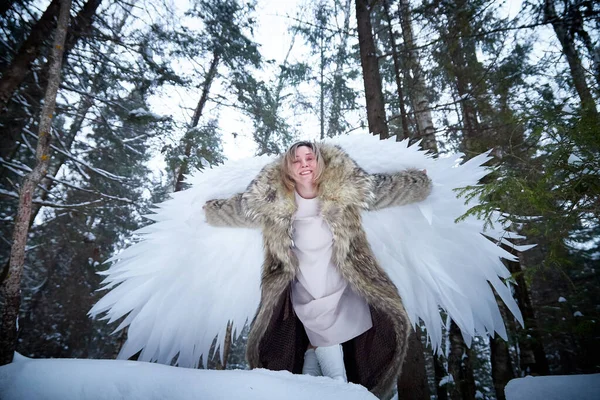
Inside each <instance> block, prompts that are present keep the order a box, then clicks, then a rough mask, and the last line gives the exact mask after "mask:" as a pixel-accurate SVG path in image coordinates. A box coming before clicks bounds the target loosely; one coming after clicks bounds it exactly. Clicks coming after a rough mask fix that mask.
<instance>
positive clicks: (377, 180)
mask: <svg viewBox="0 0 600 400" xmlns="http://www.w3.org/2000/svg"><path fill="white" fill-rule="evenodd" d="M430 191H431V181H430V179H429V178H428V177H427V175H426V173H425V172H423V171H417V170H407V171H402V172H398V173H396V174H392V175H387V174H374V175H371V174H368V173H366V172H365V171H364V170H362V169H361V168H360V167H359V166H358V165H356V163H355V162H354V161H353V160H352V159H350V157H348V155H347V154H346V153H345V152H344V151H343V150H341V149H340V148H338V147H335V146H331V145H324V144H322V145H318V144H316V143H311V142H299V143H296V144H294V145H293V146H292V147H291V148H290V149H289V150H288V151H287V153H286V154H285V155H284V156H283V157H281V158H280V159H279V160H277V161H275V162H273V163H271V164H269V165H267V166H266V167H265V168H263V170H262V171H261V172H260V173H259V174H258V176H257V177H256V178H255V179H254V180H253V181H252V182H251V183H250V185H249V186H248V188H247V190H246V191H245V192H244V193H240V194H238V195H236V196H234V197H232V198H230V199H225V200H212V201H209V202H207V203H206V205H205V212H206V218H207V221H208V222H209V223H210V224H211V225H214V226H239V227H260V228H261V229H262V233H263V244H264V249H265V261H264V264H263V273H262V283H261V303H260V306H259V308H258V311H257V313H256V316H255V318H254V321H253V322H252V327H251V330H250V334H249V337H248V347H247V353H246V355H247V358H248V362H249V364H250V367H251V368H257V367H260V368H268V369H272V370H284V369H285V370H288V371H291V372H294V373H300V372H302V371H303V370H304V372H305V373H311V374H316V373H317V371H318V369H317V365H319V366H320V367H321V369H322V370H323V373H324V374H325V375H328V376H331V377H333V378H336V379H341V380H348V381H350V382H354V383H359V384H361V385H363V386H365V387H367V388H368V389H369V390H370V391H372V392H373V393H374V394H375V395H377V396H379V397H387V396H389V394H390V391H391V389H392V387H393V385H394V382H395V379H396V378H397V376H398V374H399V373H400V368H401V366H402V362H403V360H404V356H405V353H406V348H407V338H408V334H409V330H410V328H411V326H410V322H409V319H408V317H407V315H406V312H405V310H404V307H403V305H402V301H401V300H400V297H399V295H398V291H397V289H396V287H395V286H394V284H393V283H392V282H391V280H390V279H389V277H388V276H387V275H386V273H385V272H384V271H383V270H382V269H381V268H380V267H379V265H378V264H377V261H376V260H375V257H374V256H373V253H372V251H371V249H370V247H369V244H368V242H367V238H366V235H365V232H364V230H363V228H362V225H361V211H362V210H365V209H366V210H376V209H381V208H384V207H389V206H399V205H404V204H408V203H411V202H415V201H421V200H423V199H425V198H426V197H427V195H428V194H429V193H430ZM315 348H316V349H315ZM315 358H316V359H317V360H318V362H316V360H315Z"/></svg>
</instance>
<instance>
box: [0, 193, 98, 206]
mask: <svg viewBox="0 0 600 400" xmlns="http://www.w3.org/2000/svg"><path fill="white" fill-rule="evenodd" d="M0 196H5V197H12V198H15V199H18V198H19V193H17V192H11V191H8V190H4V189H0ZM102 201H104V200H94V201H85V202H83V203H75V204H60V203H54V202H51V201H43V200H40V199H33V201H32V202H33V204H38V205H40V206H44V207H52V208H81V207H88V206H91V205H94V204H98V203H101V202H102Z"/></svg>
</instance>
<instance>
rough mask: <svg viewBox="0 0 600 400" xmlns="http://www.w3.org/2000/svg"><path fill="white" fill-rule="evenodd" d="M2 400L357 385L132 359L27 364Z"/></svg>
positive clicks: (568, 388)
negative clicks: (186, 366)
mask: <svg viewBox="0 0 600 400" xmlns="http://www.w3.org/2000/svg"><path fill="white" fill-rule="evenodd" d="M505 392H506V399H507V400H571V399H573V400H596V399H600V374H593V375H573V376H542V377H530V376H528V377H526V378H520V379H513V380H512V381H510V382H509V383H508V385H507V386H506V391H505ZM0 399H2V400H55V399H56V400H58V399H60V400H104V399H107V400H108V399H110V400H115V399H127V400H137V399H140V400H142V399H143V400H147V399H156V400H169V399H177V400H185V399H194V400H196V399H202V400H212V399H244V400H270V399H286V400H301V399H302V400H304V399H309V400H317V399H327V400H335V399H342V400H354V399H357V400H358V399H370V400H374V399H375V396H373V395H372V394H371V393H369V392H368V391H367V389H365V388H364V387H362V386H359V385H354V384H345V383H340V382H338V381H334V380H331V379H329V378H324V377H312V376H306V375H293V374H290V373H289V372H282V371H279V372H275V371H267V370H264V369H256V370H252V371H242V370H236V371H214V370H199V369H188V368H177V367H169V366H166V365H161V364H153V363H146V362H138V361H121V360H75V359H30V358H26V357H22V356H20V355H16V357H15V360H14V362H13V363H12V364H9V365H5V366H3V367H0Z"/></svg>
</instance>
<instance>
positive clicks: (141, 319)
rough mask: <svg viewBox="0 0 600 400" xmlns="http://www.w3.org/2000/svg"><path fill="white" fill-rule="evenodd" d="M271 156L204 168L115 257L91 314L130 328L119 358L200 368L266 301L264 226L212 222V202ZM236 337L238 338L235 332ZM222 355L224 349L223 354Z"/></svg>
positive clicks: (240, 185)
mask: <svg viewBox="0 0 600 400" xmlns="http://www.w3.org/2000/svg"><path fill="white" fill-rule="evenodd" d="M269 161H270V158H268V157H256V158H252V159H247V160H242V161H235V162H228V163H226V164H225V165H222V166H219V167H215V168H212V169H208V170H205V171H204V172H201V173H196V174H195V175H194V176H192V177H191V178H190V179H189V182H190V183H191V184H192V188H191V189H189V190H186V191H183V192H178V193H174V194H173V195H172V199H170V200H168V201H166V202H164V203H162V204H160V205H159V206H158V208H157V210H156V213H155V214H153V215H150V216H148V217H149V218H150V219H152V220H154V221H155V223H153V224H152V225H149V226H147V227H145V228H143V229H140V230H139V231H137V232H136V233H137V234H138V235H139V236H141V238H142V240H141V241H139V242H137V243H135V244H134V245H132V246H131V247H129V248H127V249H126V250H124V251H123V252H121V253H120V254H118V255H117V256H115V257H114V258H113V259H111V260H109V261H116V262H115V263H114V264H113V265H112V266H111V267H110V268H109V269H108V270H107V271H106V272H105V273H104V274H106V275H107V277H106V279H105V280H104V281H103V284H104V285H105V286H104V287H103V289H110V292H108V293H107V294H106V295H105V296H104V297H103V298H102V299H101V300H100V301H99V302H98V303H97V304H96V305H94V307H93V308H92V310H91V311H90V314H91V315H92V316H96V315H98V314H102V313H104V312H105V313H106V316H105V317H103V318H104V319H108V321H109V322H113V321H115V320H118V319H120V318H121V317H123V316H126V317H125V318H124V320H123V321H122V322H121V324H120V325H119V326H118V328H117V329H116V331H119V330H120V329H123V328H125V327H126V326H129V331H128V334H127V341H126V342H125V344H124V346H123V348H122V350H121V352H120V354H119V358H125V359H126V358H129V357H131V356H132V355H134V354H136V353H137V352H139V351H140V350H141V354H140V356H139V359H140V360H143V361H158V362H160V363H165V364H169V363H171V362H172V361H173V360H175V363H176V364H178V365H180V366H193V367H196V366H197V365H198V363H199V359H200V356H201V355H202V354H204V357H203V361H204V363H205V365H206V362H207V358H208V357H207V356H208V352H209V349H210V346H211V344H212V342H213V340H214V338H215V336H216V335H217V334H218V338H219V339H218V344H219V345H220V346H219V347H220V350H221V352H222V349H223V345H222V344H223V341H224V337H225V329H226V326H227V322H228V321H229V320H232V321H233V332H237V333H239V332H241V330H242V328H243V326H244V324H245V323H246V321H247V320H248V319H251V318H252V317H253V315H254V313H255V311H256V308H257V306H258V303H259V300H260V268H261V265H262V260H263V251H262V237H261V233H260V231H259V230H257V229H243V228H235V229H234V228H215V227H211V226H209V225H208V224H207V223H206V222H205V216H204V212H203V210H202V206H203V205H204V203H205V202H206V201H207V200H210V199H215V198H227V197H230V196H232V195H233V194H235V193H239V192H242V191H244V190H245V189H246V187H247V186H248V184H249V183H250V181H251V180H252V179H253V178H254V177H255V176H256V175H257V174H258V172H259V171H260V169H261V168H262V167H263V166H264V165H265V164H267V163H268V162H269ZM234 338H235V337H234ZM221 356H222V354H221Z"/></svg>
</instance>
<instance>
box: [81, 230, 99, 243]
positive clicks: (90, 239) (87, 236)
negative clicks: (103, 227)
mask: <svg viewBox="0 0 600 400" xmlns="http://www.w3.org/2000/svg"><path fill="white" fill-rule="evenodd" d="M83 237H84V238H85V240H87V241H88V242H95V241H96V235H94V234H93V233H92V232H85V233H84V234H83Z"/></svg>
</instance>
